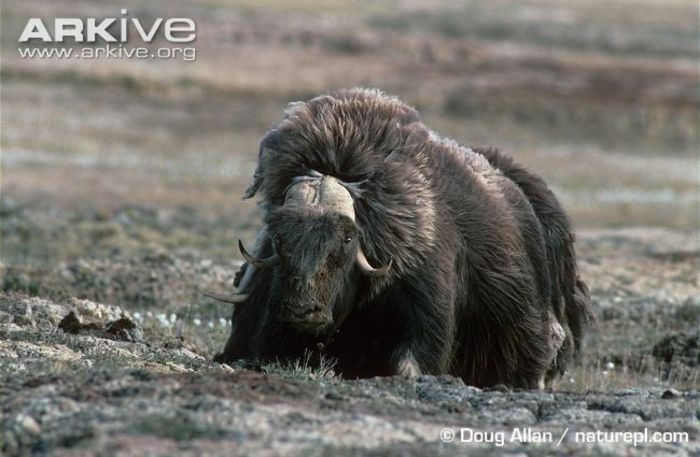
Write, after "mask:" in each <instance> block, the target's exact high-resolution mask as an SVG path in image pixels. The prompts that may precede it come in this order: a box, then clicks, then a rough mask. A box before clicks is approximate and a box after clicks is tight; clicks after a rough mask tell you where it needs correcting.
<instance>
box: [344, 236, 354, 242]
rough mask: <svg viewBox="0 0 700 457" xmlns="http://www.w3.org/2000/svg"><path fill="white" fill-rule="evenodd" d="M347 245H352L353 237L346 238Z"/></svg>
mask: <svg viewBox="0 0 700 457" xmlns="http://www.w3.org/2000/svg"><path fill="white" fill-rule="evenodd" d="M345 243H348V244H349V243H352V237H351V236H346V237H345Z"/></svg>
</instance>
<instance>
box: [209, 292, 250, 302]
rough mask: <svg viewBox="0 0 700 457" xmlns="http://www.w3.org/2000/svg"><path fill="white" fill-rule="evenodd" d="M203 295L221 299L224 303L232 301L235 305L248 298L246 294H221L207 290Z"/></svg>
mask: <svg viewBox="0 0 700 457" xmlns="http://www.w3.org/2000/svg"><path fill="white" fill-rule="evenodd" d="M204 296H206V297H209V298H213V299H214V300H217V301H222V302H224V303H233V304H234V305H237V304H239V303H242V302H244V301H246V300H248V297H249V295H248V294H233V295H221V294H217V293H215V292H207V293H205V294H204Z"/></svg>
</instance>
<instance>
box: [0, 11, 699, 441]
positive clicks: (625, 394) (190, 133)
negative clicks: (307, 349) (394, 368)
mask: <svg viewBox="0 0 700 457" xmlns="http://www.w3.org/2000/svg"><path fill="white" fill-rule="evenodd" d="M120 8H128V10H129V11H130V12H131V14H133V15H135V16H138V17H141V18H144V19H146V18H154V17H161V16H162V17H170V16H185V17H192V18H194V19H195V21H196V22H197V26H198V37H197V42H196V47H197V52H198V55H197V60H196V62H182V61H157V62H156V61H138V60H102V61H93V62H90V61H79V62H78V61H70V62H69V61H60V60H51V61H48V60H36V59H35V60H25V59H21V58H20V57H19V56H18V55H17V50H16V45H17V36H18V35H19V33H20V32H21V30H22V27H23V25H24V23H25V22H26V19H27V18H29V17H36V16H39V17H44V18H47V19H51V20H52V18H53V17H57V16H61V17H70V16H72V15H76V14H81V15H83V16H94V17H110V16H114V15H118V13H119V10H120ZM697 22H698V15H697V6H696V5H691V4H690V3H689V2H683V1H675V0H672V1H663V2H662V1H655V0H643V1H641V2H635V3H632V2H627V1H616V2H607V1H605V2H604V1H602V0H601V1H597V0H596V1H592V2H574V1H554V0H528V1H525V2H520V1H519V2H514V1H513V0H496V1H491V2H477V1H466V2H463V3H460V4H454V2H447V1H438V2H414V1H406V2H399V3H396V4H395V5H394V6H393V8H392V9H389V8H385V7H382V6H381V5H379V6H378V4H377V3H375V2H368V1H367V2H365V1H340V2H316V1H314V0H304V1H300V2H281V1H274V0H273V1H262V2H260V1H255V2H253V1H247V0H242V1H241V0H238V1H233V0H220V1H209V0H197V1H194V2H184V1H165V0H160V1H153V2H149V3H148V6H146V5H144V4H143V2H140V3H137V2H131V1H125V2H118V3H115V2H100V3H99V4H96V3H94V2H89V1H83V0H79V1H71V2H56V1H49V0H36V1H33V2H24V1H20V0H10V1H8V2H5V3H3V9H2V27H0V33H1V34H2V49H1V51H2V54H3V62H2V70H1V72H0V77H1V78H2V137H1V146H2V187H1V190H2V195H1V197H0V224H1V226H0V230H1V232H0V234H1V236H2V238H1V245H0V248H1V251H0V255H1V257H0V260H1V262H2V265H1V268H2V270H1V278H2V294H1V295H0V423H1V426H0V429H1V430H2V436H0V443H1V446H2V452H4V453H7V454H9V455H17V454H19V455H23V454H24V455H28V454H49V453H51V454H56V455H104V454H110V455H112V454H115V455H134V454H150V455H173V454H174V453H176V452H180V453H182V454H185V455H187V454H192V455H202V454H212V455H216V454H226V455H232V454H236V455H239V454H246V453H247V454H255V455H258V454H260V453H262V454H265V453H266V454H268V455H281V454H286V453H293V454H304V455H329V454H332V455H336V454H337V455H405V454H408V455H411V454H413V455H424V454H426V453H431V454H432V453H435V454H437V455H440V454H443V455H452V454H462V453H464V452H470V453H473V454H484V455H489V454H493V455H498V454H500V453H501V452H502V450H503V449H507V450H511V451H519V452H524V453H526V454H530V455H535V454H536V455H540V454H552V455H554V454H559V453H560V452H562V451H570V452H572V453H584V454H585V453H589V454H600V453H605V454H616V453H623V452H626V453H631V454H640V455H657V454H659V453H667V454H673V453H680V454H683V453H687V454H693V453H700V448H699V447H698V442H699V441H700V393H698V389H699V388H700V334H699V333H698V328H700V288H699V284H698V272H699V271H700V245H699V242H700V239H699V236H700V231H699V229H700V227H698V217H699V216H698V211H699V208H700V205H699V198H698V192H699V185H698V157H697V148H698V139H699V136H698V107H699V105H700V98H699V97H698V93H697V84H698V68H697V59H698V50H697V46H696V44H697V30H698V23H697ZM355 85H363V86H373V87H380V88H382V89H384V90H385V91H387V92H389V93H393V94H396V95H398V96H400V97H401V98H402V99H404V100H406V101H407V102H409V103H411V104H413V105H415V106H416V107H417V108H418V109H419V110H420V112H421V113H422V115H423V119H424V121H425V123H426V124H427V125H429V126H430V127H431V128H433V129H434V130H436V131H437V132H438V133H439V134H441V135H444V136H450V137H453V138H455V139H456V140H457V141H459V142H460V143H462V144H465V145H495V146H499V147H501V148H504V149H506V150H508V151H509V152H511V153H512V154H513V155H514V156H515V157H516V158H517V159H518V160H520V161H521V162H523V163H525V164H527V165H528V166H529V167H530V168H531V169H533V170H535V171H536V172H538V173H540V174H541V175H542V176H543V177H544V178H545V179H546V180H547V182H548V183H550V184H551V186H552V188H553V189H554V191H555V192H556V194H557V195H558V196H559V197H560V198H561V200H562V202H563V204H564V206H565V208H566V209H567V210H568V212H569V213H570V215H571V217H572V219H573V221H574V224H575V226H576V229H577V234H578V241H577V250H578V255H579V259H580V269H581V274H582V276H583V277H584V278H585V279H586V281H587V282H588V284H589V285H590V288H591V291H592V296H593V301H594V306H595V310H596V313H597V315H598V323H597V326H596V327H595V328H593V329H592V330H591V332H590V334H589V336H588V338H587V340H586V349H585V353H584V357H583V360H582V361H581V363H580V364H579V365H577V366H576V367H573V368H572V369H571V370H570V372H569V373H567V374H566V376H565V377H564V378H563V379H561V380H560V381H559V383H558V385H557V386H556V388H555V389H554V390H553V391H551V392H519V391H515V392H513V391H509V390H508V389H505V388H503V389H501V388H499V389H493V390H478V389H474V388H471V387H468V386H464V385H463V384H462V383H461V382H460V381H459V380H456V379H453V378H450V377H421V378H419V379H413V380H408V379H401V378H387V379H371V380H362V381H347V380H341V379H338V378H337V377H336V376H335V375H334V374H333V373H332V368H331V367H325V368H324V369H322V370H314V369H309V368H308V367H306V366H305V365H304V363H303V361H302V362H300V364H298V365H296V366H279V365H275V364H270V365H265V366H254V365H246V366H233V367H229V366H224V365H218V364H214V363H212V362H211V357H212V355H213V354H214V353H215V352H216V351H218V350H220V349H221V347H222V346H223V344H224V342H225V339H226V337H227V333H228V331H229V329H230V327H229V324H228V322H227V319H228V318H229V317H230V314H231V309H230V308H228V307H227V306H225V305H222V304H220V303H215V302H213V301H211V300H209V299H207V298H206V297H204V296H203V293H204V292H206V291H209V290H219V291H223V290H226V289H227V288H229V287H230V285H231V281H232V278H233V274H234V271H235V268H236V266H237V265H238V262H239V261H240V258H239V255H238V253H237V252H236V250H235V244H236V243H235V242H236V240H237V239H238V238H242V239H243V241H244V242H246V243H247V244H252V240H253V237H254V235H255V232H256V230H257V229H258V227H259V214H258V211H257V208H256V206H255V203H254V202H250V201H245V202H244V201H241V200H240V197H241V195H242V192H243V189H244V188H245V186H246V184H247V183H248V180H249V178H250V176H251V175H252V171H253V169H254V166H255V160H256V155H257V142H258V140H259V138H260V137H261V136H262V135H263V134H264V132H265V130H266V129H267V128H269V127H270V126H271V125H272V124H273V123H274V122H276V121H277V120H278V119H279V118H280V116H281V113H282V109H283V108H284V106H285V104H286V103H287V102H289V101H293V100H300V99H305V98H308V97H311V96H314V95H316V94H318V93H321V92H323V91H325V90H328V89H331V88H338V87H345V86H355ZM70 311H74V312H75V316H76V317H77V318H78V319H79V320H80V322H81V324H80V325H78V324H77V323H75V322H73V323H72V324H71V323H70V322H68V321H64V324H63V325H61V326H60V327H61V328H59V324H60V323H61V321H62V320H63V319H64V318H65V317H66V316H67V315H68V314H69V312H70ZM122 316H123V317H125V318H126V319H128V320H127V321H125V322H126V323H124V322H122V323H121V324H118V325H117V324H114V323H113V322H114V321H116V320H118V319H119V318H120V317H122ZM110 323H112V324H111V325H109V324H110ZM82 324H86V325H82ZM71 331H74V332H76V333H70V332H71ZM446 427H448V428H452V429H454V430H457V431H459V430H458V429H459V428H460V427H472V428H474V429H478V430H481V431H491V432H498V431H503V432H508V434H510V433H512V430H513V429H514V428H516V427H519V428H522V427H530V428H532V429H533V430H535V431H539V432H552V433H553V435H554V437H555V442H554V443H545V444H542V445H535V444H522V443H517V442H514V443H506V444H505V445H504V447H503V448H495V447H491V446H486V445H476V444H473V443H459V444H458V443H441V442H440V432H441V430H442V429H443V428H446ZM566 428H569V429H570V431H569V432H568V434H567V436H566V437H565V438H564V440H563V441H562V443H561V447H559V448H558V447H557V446H556V441H557V440H558V439H559V437H560V436H561V434H562V433H563V431H564V430H565V429H566ZM645 428H647V429H648V430H649V432H650V433H651V432H656V431H660V432H663V431H668V432H683V433H687V434H688V438H689V442H688V443H678V442H676V443H656V444H651V443H645V444H640V445H638V446H633V445H631V444H625V443H617V444H613V443H607V444H598V445H595V444H590V443H589V444H581V443H577V442H576V440H575V434H574V433H575V432H586V431H595V430H606V431H641V430H643V429H645ZM508 436H510V435H508Z"/></svg>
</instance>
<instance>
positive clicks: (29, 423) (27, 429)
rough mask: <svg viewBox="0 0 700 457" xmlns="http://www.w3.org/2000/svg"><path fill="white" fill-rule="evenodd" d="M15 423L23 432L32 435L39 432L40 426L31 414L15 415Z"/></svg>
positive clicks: (36, 434) (37, 434)
mask: <svg viewBox="0 0 700 457" xmlns="http://www.w3.org/2000/svg"><path fill="white" fill-rule="evenodd" d="M16 423H17V426H18V427H19V429H20V430H21V431H22V432H24V433H27V434H29V435H33V436H39V435H40V434H41V426H40V425H39V424H38V423H37V421H36V420H35V419H34V418H33V417H32V416H27V415H25V414H20V415H18V416H17V419H16Z"/></svg>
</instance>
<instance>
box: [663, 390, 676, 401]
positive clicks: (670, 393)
mask: <svg viewBox="0 0 700 457" xmlns="http://www.w3.org/2000/svg"><path fill="white" fill-rule="evenodd" d="M680 395H681V393H680V392H679V391H677V390H676V389H668V390H665V391H664V393H662V394H661V398H663V399H664V400H672V399H674V398H678V397H679V396H680Z"/></svg>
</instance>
